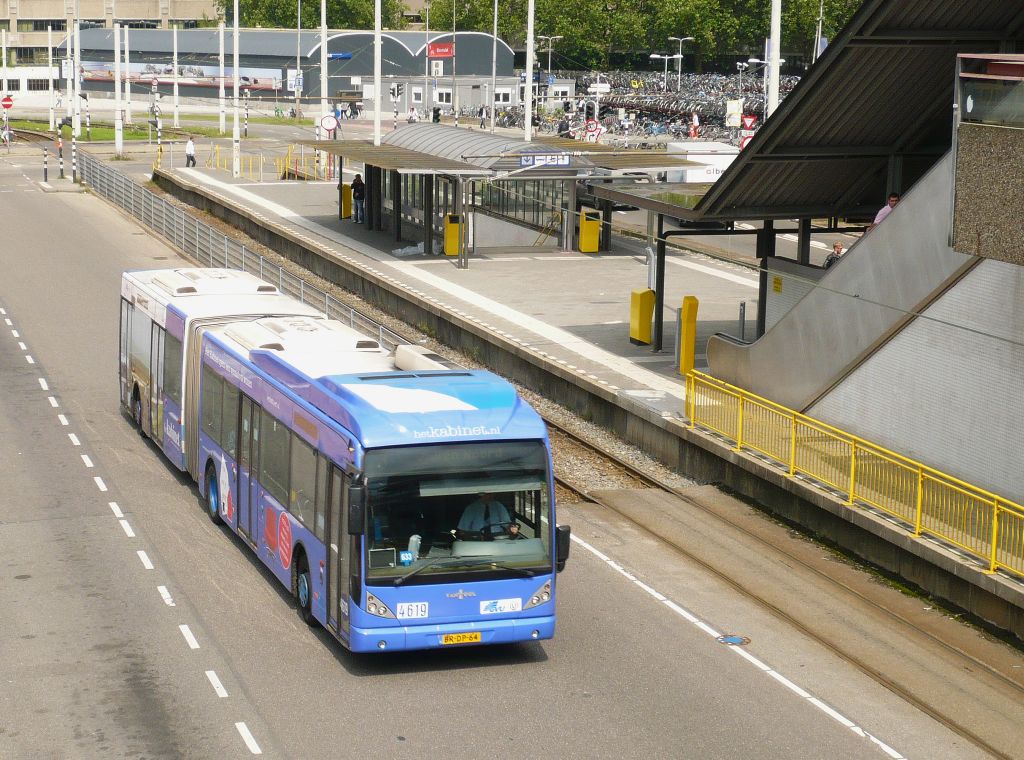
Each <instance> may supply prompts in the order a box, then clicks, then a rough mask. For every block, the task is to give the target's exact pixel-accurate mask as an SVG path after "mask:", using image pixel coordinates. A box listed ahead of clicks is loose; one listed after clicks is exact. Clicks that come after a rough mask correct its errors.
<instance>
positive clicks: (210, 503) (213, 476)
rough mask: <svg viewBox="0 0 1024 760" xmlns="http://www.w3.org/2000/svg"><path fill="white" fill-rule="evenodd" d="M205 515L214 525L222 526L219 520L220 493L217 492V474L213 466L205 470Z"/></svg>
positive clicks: (221, 521) (222, 522)
mask: <svg viewBox="0 0 1024 760" xmlns="http://www.w3.org/2000/svg"><path fill="white" fill-rule="evenodd" d="M206 514H208V515H209V516H210V520H212V521H213V524H214V525H223V524H224V521H223V520H221V519H220V493H219V492H218V490H217V473H216V472H215V471H214V469H213V465H210V466H209V467H207V468H206Z"/></svg>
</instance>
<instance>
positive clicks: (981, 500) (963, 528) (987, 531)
mask: <svg viewBox="0 0 1024 760" xmlns="http://www.w3.org/2000/svg"><path fill="white" fill-rule="evenodd" d="M686 414H687V417H688V418H689V420H690V426H691V427H693V426H700V427H701V428H704V429H706V430H708V431H710V432H712V433H716V434H718V435H719V436H721V437H723V438H725V439H726V440H728V441H731V442H732V443H734V444H735V448H736V450H737V451H740V450H746V451H750V452H754V453H755V454H758V455H760V456H761V458H763V459H767V460H769V461H771V462H774V463H776V464H778V465H780V466H781V467H782V468H784V469H785V470H786V473H787V475H789V476H790V477H795V476H797V475H802V476H807V477H809V478H810V479H812V480H813V481H817V482H818V483H820V484H823V485H825V486H828V487H830V488H832V489H834V490H835V491H838V492H839V493H841V494H844V495H845V496H846V503H847V504H848V505H850V506H858V505H859V506H865V505H866V506H870V507H873V508H875V509H877V510H879V511H881V512H884V513H886V514H888V515H892V516H893V517H896V518H897V519H898V520H899V521H900V522H901V523H903V524H904V525H905V526H906V527H907V530H909V531H911V532H912V533H913V534H914V535H915V536H920V535H922V534H925V533H927V534H930V535H932V536H935V537H936V538H939V539H942V540H943V541H947V542H949V543H950V544H952V545H953V546H956V547H957V548H959V549H961V550H963V551H965V552H967V553H968V554H971V555H973V556H975V557H978V558H979V559H981V560H983V561H984V562H986V563H987V564H988V570H989V572H996V571H997V570H999V569H1003V570H1009V571H1010V572H1012V573H1016V574H1017V575H1021V576H1024V507H1022V506H1021V505H1020V504H1017V503H1015V502H1012V501H1010V500H1009V499H1004V498H1002V497H1001V496H997V495H996V494H993V493H990V492H989V491H986V490H984V489H982V488H977V487H976V486H972V485H971V484H969V483H965V482H964V481H962V480H959V479H957V478H954V477H952V476H951V475H947V474H945V473H943V472H940V471H938V470H936V469H933V468H931V467H928V466H927V465H924V464H921V463H920V462H916V461H914V460H912V459H909V458H907V457H904V456H901V455H900V454H896V453H894V452H892V451H889V450H887V449H885V448H883V447H881V446H878V445H876V444H874V443H871V442H870V441H866V440H864V439H862V438H858V437H857V436H854V435H851V434H849V433H846V432H844V431H842V430H839V429H837V428H834V427H832V426H831V425H827V424H825V423H824V422H820V421H818V420H815V419H813V418H811V417H807V416H806V415H803V414H800V413H799V412H795V411H793V410H792V409H787V408H786V407H784V406H780V405H779V404H776V403H774V402H772V401H769V400H768V399H765V398H762V397H760V396H756V395H754V394H752V393H749V392H748V391H745V390H743V389H742V388H738V387H736V386H734V385H729V384H728V383H725V382H722V381H721V380H718V379H716V378H714V377H711V376H710V375H706V374H704V373H703V372H699V371H696V370H694V371H691V372H690V373H688V374H687V376H686Z"/></svg>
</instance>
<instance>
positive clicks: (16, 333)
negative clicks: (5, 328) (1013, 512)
mask: <svg viewBox="0 0 1024 760" xmlns="http://www.w3.org/2000/svg"><path fill="white" fill-rule="evenodd" d="M11 337H12V338H20V337H21V333H19V332H18V331H17V330H11Z"/></svg>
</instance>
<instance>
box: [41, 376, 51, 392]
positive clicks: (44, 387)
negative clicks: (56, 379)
mask: <svg viewBox="0 0 1024 760" xmlns="http://www.w3.org/2000/svg"><path fill="white" fill-rule="evenodd" d="M39 387H40V388H42V389H43V390H44V391H48V390H50V386H49V385H47V384H46V379H45V378H42V377H41V378H39Z"/></svg>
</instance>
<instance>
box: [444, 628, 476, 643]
mask: <svg viewBox="0 0 1024 760" xmlns="http://www.w3.org/2000/svg"><path fill="white" fill-rule="evenodd" d="M441 643H442V644H443V645H445V646H448V645H449V644H479V643H480V632H479V631H474V632H473V633H445V634H443V635H442V636H441Z"/></svg>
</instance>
